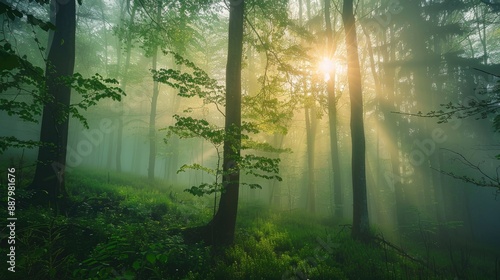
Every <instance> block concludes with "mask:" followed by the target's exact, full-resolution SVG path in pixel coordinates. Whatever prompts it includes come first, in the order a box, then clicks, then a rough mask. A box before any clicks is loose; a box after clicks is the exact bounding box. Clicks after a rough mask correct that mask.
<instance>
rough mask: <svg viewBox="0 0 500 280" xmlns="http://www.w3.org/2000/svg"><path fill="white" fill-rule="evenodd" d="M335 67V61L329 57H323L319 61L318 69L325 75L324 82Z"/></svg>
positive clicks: (328, 78)
mask: <svg viewBox="0 0 500 280" xmlns="http://www.w3.org/2000/svg"><path fill="white" fill-rule="evenodd" d="M334 67H335V63H334V62H333V60H331V59H329V58H326V57H325V58H323V60H321V62H320V63H319V70H320V71H321V72H322V73H323V74H324V75H325V82H327V81H328V80H330V73H331V72H332V70H333V69H334Z"/></svg>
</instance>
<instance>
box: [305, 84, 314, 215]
mask: <svg viewBox="0 0 500 280" xmlns="http://www.w3.org/2000/svg"><path fill="white" fill-rule="evenodd" d="M304 89H307V87H304ZM315 103H316V102H315V97H314V96H311V107H310V108H307V107H306V108H305V109H304V112H305V117H306V134H307V179H308V180H307V186H308V188H307V209H308V210H309V212H311V213H315V212H316V178H315V176H314V175H315V174H314V172H315V171H314V151H315V143H316V126H317V117H316V110H315V108H314V107H315V106H316V104H315ZM306 106H307V105H306Z"/></svg>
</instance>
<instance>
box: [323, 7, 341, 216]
mask: <svg viewBox="0 0 500 280" xmlns="http://www.w3.org/2000/svg"><path fill="white" fill-rule="evenodd" d="M325 25H326V39H327V44H326V45H327V47H326V49H327V53H330V52H331V56H333V54H334V53H335V50H336V47H335V44H334V43H335V41H334V38H333V30H332V22H331V19H330V0H325ZM329 59H331V57H329ZM329 70H330V73H329V74H328V75H329V76H330V79H328V81H327V86H326V90H327V93H328V122H329V125H330V153H331V160H332V171H333V195H334V202H335V212H334V215H335V217H336V218H342V216H343V210H342V186H341V182H342V180H341V174H340V153H339V147H338V137H337V97H336V94H335V90H336V89H335V69H334V67H331V69H329Z"/></svg>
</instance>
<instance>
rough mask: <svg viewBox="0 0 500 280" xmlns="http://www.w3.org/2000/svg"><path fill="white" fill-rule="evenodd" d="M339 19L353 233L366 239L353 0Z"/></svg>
mask: <svg viewBox="0 0 500 280" xmlns="http://www.w3.org/2000/svg"><path fill="white" fill-rule="evenodd" d="M342 21H343V23H344V30H345V40H346V48H347V68H348V69H347V79H348V83H349V95H350V101H351V143H352V191H353V224H352V236H353V238H355V239H358V240H366V239H367V237H368V236H369V230H370V228H369V219H368V201H367V195H366V166H365V134H364V124H363V96H362V89H361V71H360V67H359V56H358V42H357V38H356V25H355V19H354V14H353V1H352V0H344V6H343V13H342Z"/></svg>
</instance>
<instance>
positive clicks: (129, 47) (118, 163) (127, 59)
mask: <svg viewBox="0 0 500 280" xmlns="http://www.w3.org/2000/svg"><path fill="white" fill-rule="evenodd" d="M136 9H137V7H136V6H135V5H134V6H133V7H132V12H131V14H130V21H129V26H132V25H133V24H134V18H135V11H136ZM131 51H132V31H130V29H129V31H128V32H127V37H126V44H125V52H126V57H125V65H124V67H123V73H122V74H121V75H122V80H121V89H122V90H123V91H125V90H126V88H127V82H128V76H127V73H128V68H129V66H130V52H131ZM123 102H124V100H123V99H122V101H121V102H120V107H119V112H118V130H117V131H116V134H117V136H116V140H117V142H116V171H118V172H121V171H122V145H123V116H124V115H123V111H124V108H123Z"/></svg>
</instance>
